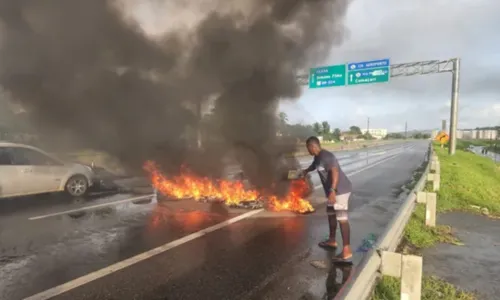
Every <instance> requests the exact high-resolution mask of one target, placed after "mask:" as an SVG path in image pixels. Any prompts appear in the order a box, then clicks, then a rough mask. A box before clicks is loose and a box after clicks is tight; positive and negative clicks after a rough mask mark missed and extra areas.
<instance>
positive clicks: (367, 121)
mask: <svg viewBox="0 0 500 300" xmlns="http://www.w3.org/2000/svg"><path fill="white" fill-rule="evenodd" d="M368 133H370V117H368V118H367V119H366V135H368Z"/></svg>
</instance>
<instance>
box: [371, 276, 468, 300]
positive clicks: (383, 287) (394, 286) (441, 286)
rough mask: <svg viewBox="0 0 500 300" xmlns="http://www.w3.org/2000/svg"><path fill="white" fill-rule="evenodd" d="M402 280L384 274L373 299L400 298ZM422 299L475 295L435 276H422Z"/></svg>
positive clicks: (458, 299)
mask: <svg viewBox="0 0 500 300" xmlns="http://www.w3.org/2000/svg"><path fill="white" fill-rule="evenodd" d="M400 290H401V281H400V280H399V279H396V278H394V277H388V276H384V277H382V279H381V280H380V282H379V284H378V285H377V287H376V288H375V291H374V293H373V294H374V295H373V297H372V300H399V299H401V295H400ZM421 296H422V297H421V299H422V300H474V299H476V297H475V295H474V294H472V293H469V292H466V291H462V290H460V289H457V288H456V287H455V286H454V285H452V284H450V283H448V282H446V281H444V280H442V279H439V278H437V277H435V276H424V277H423V278H422V295H421Z"/></svg>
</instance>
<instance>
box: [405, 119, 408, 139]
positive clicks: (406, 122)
mask: <svg viewBox="0 0 500 300" xmlns="http://www.w3.org/2000/svg"><path fill="white" fill-rule="evenodd" d="M407 139H408V121H405V140H407Z"/></svg>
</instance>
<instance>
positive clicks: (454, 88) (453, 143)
mask: <svg viewBox="0 0 500 300" xmlns="http://www.w3.org/2000/svg"><path fill="white" fill-rule="evenodd" d="M452 74H453V76H452V80H451V112H450V147H449V149H448V154H450V155H454V154H455V150H456V148H457V118H458V92H459V85H460V58H455V59H454V60H453V71H452Z"/></svg>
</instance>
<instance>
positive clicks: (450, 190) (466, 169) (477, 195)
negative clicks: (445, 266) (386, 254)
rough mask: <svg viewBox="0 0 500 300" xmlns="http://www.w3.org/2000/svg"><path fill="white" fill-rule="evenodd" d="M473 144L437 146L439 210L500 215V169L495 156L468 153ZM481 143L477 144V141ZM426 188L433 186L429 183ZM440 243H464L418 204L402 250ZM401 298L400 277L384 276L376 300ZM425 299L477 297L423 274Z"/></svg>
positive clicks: (407, 251) (414, 250)
mask: <svg viewBox="0 0 500 300" xmlns="http://www.w3.org/2000/svg"><path fill="white" fill-rule="evenodd" d="M470 144H472V143H466V142H462V143H461V144H460V145H458V144H457V151H456V153H455V155H454V156H449V155H448V153H447V149H446V148H444V149H441V148H440V146H438V145H434V150H435V152H436V154H437V155H438V158H439V162H440V165H441V186H440V190H439V191H438V193H437V212H438V213H443V212H447V211H466V212H472V213H482V214H487V215H489V216H492V217H499V216H500V168H499V165H498V164H496V163H495V162H493V161H492V160H491V159H489V158H486V157H482V156H479V155H476V154H474V153H470V152H465V151H462V150H460V149H465V148H467V147H468V145H470ZM476 145H477V143H476ZM425 190H426V191H431V190H432V187H431V185H430V184H427V185H426V187H425ZM436 243H451V244H455V245H461V242H460V241H459V240H458V239H457V238H456V237H454V236H453V234H452V231H451V228H450V227H449V226H444V225H437V226H436V227H434V228H430V227H426V226H425V205H424V204H418V205H417V207H416V209H415V211H414V213H413V214H412V217H411V218H410V220H409V222H408V224H407V225H406V227H405V231H404V236H403V241H402V242H401V245H400V247H399V249H398V250H399V251H398V252H402V253H405V254H414V255H419V254H421V253H420V250H421V249H423V248H427V247H431V246H433V245H434V244H436ZM399 297H400V279H397V278H390V277H385V276H384V277H383V278H382V279H381V281H380V282H379V283H378V284H377V286H376V288H375V291H374V294H373V297H372V299H373V300H382V299H383V300H391V299H399ZM422 299H428V300H431V299H432V300H434V299H436V300H437V299H450V300H451V299H459V300H469V299H476V297H475V295H474V294H473V293H469V292H466V291H462V290H459V289H457V288H456V287H455V286H453V285H452V284H450V283H447V282H446V281H443V280H441V279H439V278H437V277H432V276H426V275H424V276H423V285H422Z"/></svg>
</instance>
